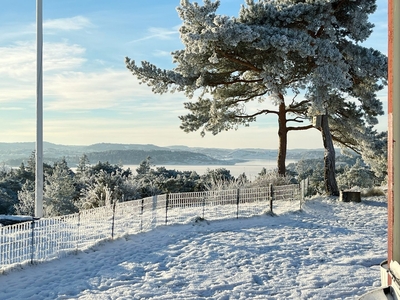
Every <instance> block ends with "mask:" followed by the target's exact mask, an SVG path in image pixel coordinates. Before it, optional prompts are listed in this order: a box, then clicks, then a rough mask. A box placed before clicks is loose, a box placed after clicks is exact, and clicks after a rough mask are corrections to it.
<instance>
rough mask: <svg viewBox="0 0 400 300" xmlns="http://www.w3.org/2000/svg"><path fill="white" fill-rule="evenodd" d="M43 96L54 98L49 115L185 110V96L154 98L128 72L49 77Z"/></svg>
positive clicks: (49, 104) (48, 108) (71, 74)
mask: <svg viewBox="0 0 400 300" xmlns="http://www.w3.org/2000/svg"><path fill="white" fill-rule="evenodd" d="M44 95H45V97H46V96H48V97H50V98H51V101H50V102H48V103H47V104H46V106H45V108H46V110H48V111H50V110H54V111H77V110H78V111H85V110H93V109H110V110H111V109H112V110H119V111H121V112H125V111H129V110H135V111H139V110H140V111H162V110H171V108H174V105H175V106H176V105H179V107H182V104H181V103H182V102H183V101H184V96H183V95H178V94H174V95H171V94H166V95H161V96H160V95H154V94H153V93H152V92H151V89H150V88H149V87H148V86H146V85H140V84H139V83H138V81H137V80H136V79H135V78H134V77H133V76H132V75H131V74H130V73H129V71H128V70H126V71H125V70H123V71H119V70H112V69H105V70H102V71H101V72H63V73H60V74H56V75H53V76H49V78H48V79H47V80H45V82H44ZM158 99H160V100H158ZM155 103H157V105H155Z"/></svg>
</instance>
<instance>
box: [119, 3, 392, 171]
mask: <svg viewBox="0 0 400 300" xmlns="http://www.w3.org/2000/svg"><path fill="white" fill-rule="evenodd" d="M219 3H220V2H219V1H215V2H212V1H210V0H205V1H204V4H203V5H199V4H198V3H196V2H193V3H191V2H189V1H188V0H181V2H180V6H179V7H178V13H179V16H180V18H181V19H182V21H183V25H182V26H181V28H180V35H181V40H182V43H183V45H184V47H185V48H184V49H183V50H178V51H175V52H173V53H172V56H173V61H174V63H175V64H176V67H175V68H174V69H172V70H163V69H159V68H157V67H156V66H155V65H153V64H151V63H149V62H147V61H144V62H142V63H141V66H138V65H137V64H136V63H135V61H134V60H131V59H130V58H126V65H127V67H128V69H129V70H130V71H131V72H132V73H133V75H135V76H136V77H137V78H138V79H139V80H140V81H141V82H142V83H146V84H147V85H149V86H151V87H152V91H153V92H154V93H159V94H162V93H165V92H167V91H171V92H175V91H177V92H184V93H185V95H186V96H187V97H188V98H193V97H194V96H195V95H196V97H197V100H196V101H193V102H187V103H185V104H184V105H185V108H186V109H188V110H189V111H190V113H189V114H187V115H185V116H180V119H181V121H182V125H181V128H182V129H183V130H184V131H186V132H191V131H197V130H200V131H201V134H202V135H204V134H205V132H206V131H209V132H211V133H213V134H218V133H220V132H221V131H225V130H230V129H237V128H238V127H239V126H241V125H244V126H248V125H250V123H252V122H254V121H256V119H257V118H258V117H259V116H262V115H267V114H273V115H276V116H277V118H278V136H279V153H278V172H279V174H281V175H285V159H286V149H287V136H288V132H290V131H295V130H306V129H310V128H312V125H311V124H309V123H308V122H307V123H305V124H303V122H304V121H305V120H309V119H310V118H311V117H312V116H313V115H315V114H326V115H328V116H330V115H331V114H334V113H335V109H332V107H331V103H332V102H335V101H338V103H339V104H344V103H346V101H348V100H347V99H349V98H354V99H353V100H351V101H355V102H356V103H357V104H358V105H359V106H360V107H361V108H362V111H363V117H365V118H366V120H367V121H368V120H369V119H368V118H369V117H370V116H374V115H378V114H381V113H382V111H381V110H382V107H381V104H380V102H379V100H378V99H377V98H376V97H375V93H376V91H378V90H380V89H381V88H382V85H381V84H379V81H380V80H384V79H385V78H386V76H387V74H386V69H387V68H386V66H387V59H386V57H385V56H384V55H382V54H381V53H379V52H377V51H375V50H373V49H366V48H364V47H362V46H361V45H359V42H362V41H364V40H365V39H366V38H367V37H368V36H369V35H370V33H371V30H372V27H373V25H372V24H371V23H369V22H368V15H369V14H371V13H373V12H374V11H375V9H376V5H375V0H363V1H354V0H308V1H298V0H259V1H253V0H246V1H245V5H243V6H242V8H241V9H240V12H239V16H238V17H228V16H224V15H218V14H217V13H216V12H217V8H218V6H219ZM268 100H270V101H268ZM271 101H272V104H274V105H275V107H276V108H274V106H271V104H268V102H271ZM349 101H350V100H349ZM271 107H272V108H271ZM326 120H327V119H326ZM326 128H329V127H326ZM326 133H327V132H323V134H324V137H327V136H326ZM328 138H329V136H328ZM329 142H330V143H329V145H330V144H331V140H330V141H329ZM329 147H331V146H329ZM332 149H333V146H332V148H330V149H328V154H329V156H328V157H330V158H331V157H332V153H329V151H331V152H332ZM333 157H334V153H333Z"/></svg>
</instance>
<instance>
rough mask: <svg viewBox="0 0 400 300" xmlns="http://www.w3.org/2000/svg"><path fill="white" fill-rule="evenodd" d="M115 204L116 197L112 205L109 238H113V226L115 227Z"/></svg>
mask: <svg viewBox="0 0 400 300" xmlns="http://www.w3.org/2000/svg"><path fill="white" fill-rule="evenodd" d="M116 206H117V199H115V201H114V203H113V207H112V224H111V239H112V240H113V239H114V227H115V207H116Z"/></svg>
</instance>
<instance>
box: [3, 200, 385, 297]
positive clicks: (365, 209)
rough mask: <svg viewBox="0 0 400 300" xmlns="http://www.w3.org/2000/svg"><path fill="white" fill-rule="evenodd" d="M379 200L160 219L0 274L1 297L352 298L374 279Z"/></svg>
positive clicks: (381, 248)
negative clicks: (175, 221)
mask: <svg viewBox="0 0 400 300" xmlns="http://www.w3.org/2000/svg"><path fill="white" fill-rule="evenodd" d="M386 213H387V212H386V199H384V197H380V198H378V197H374V198H367V199H363V202H362V203H340V202H337V201H336V200H330V199H314V200H310V201H308V202H307V203H306V204H305V206H304V209H303V211H302V212H295V213H285V214H281V215H279V216H275V217H273V216H268V215H266V216H260V217H253V218H250V219H239V220H236V219H235V220H224V221H213V222H210V223H209V224H207V222H200V223H193V224H192V225H177V226H167V227H161V228H158V229H156V230H154V231H152V232H147V233H142V234H138V235H132V236H128V237H127V238H125V239H119V240H117V241H114V242H112V243H104V244H102V245H98V246H96V247H95V248H94V249H92V250H90V251H87V252H86V253H80V254H78V255H71V256H69V257H67V258H64V259H60V260H55V261H52V262H48V263H44V264H40V265H36V266H27V267H25V268H24V269H23V270H15V271H12V272H10V273H8V274H5V275H0V299H96V300H97V299H329V300H332V299H356V297H357V296H360V295H362V294H363V293H365V292H366V291H368V290H371V289H372V288H373V287H374V286H375V287H376V286H379V285H380V273H379V264H380V262H382V261H383V260H384V259H385V257H386V230H387V229H386V228H387V225H386Z"/></svg>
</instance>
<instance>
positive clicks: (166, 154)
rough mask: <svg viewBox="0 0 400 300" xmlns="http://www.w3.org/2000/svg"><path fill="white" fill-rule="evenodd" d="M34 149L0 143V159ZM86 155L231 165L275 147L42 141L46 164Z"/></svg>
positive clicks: (15, 158)
mask: <svg viewBox="0 0 400 300" xmlns="http://www.w3.org/2000/svg"><path fill="white" fill-rule="evenodd" d="M34 149H35V144H34V143H0V162H4V163H5V164H6V165H10V166H15V167H17V166H19V165H20V164H21V162H26V161H27V160H28V158H29V157H30V155H31V154H32V152H33V151H34ZM323 153H324V151H323V149H288V151H287V159H293V160H300V159H303V158H323ZM83 154H86V155H87V156H88V157H89V160H90V162H92V163H96V162H98V161H102V162H105V161H108V162H110V163H112V164H119V163H122V164H124V165H134V164H139V163H140V162H141V161H143V160H144V159H146V158H147V157H148V156H150V157H152V159H153V162H154V163H155V164H161V165H162V164H168V165H171V164H177V165H188V164H192V165H193V164H199V165H218V164H219V165H233V164H235V163H237V162H243V161H248V160H276V158H277V155H278V150H276V149H252V148H244V149H222V148H199V147H187V146H169V147H159V146H156V145H141V144H111V143H99V144H93V145H89V146H69V145H57V144H52V143H48V142H45V143H44V146H43V156H44V160H45V162H47V163H52V162H54V161H57V160H59V159H61V158H63V157H64V158H65V159H66V160H67V162H68V164H69V165H71V166H72V165H76V164H77V163H78V161H79V158H80V157H81V156H82V155H83Z"/></svg>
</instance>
